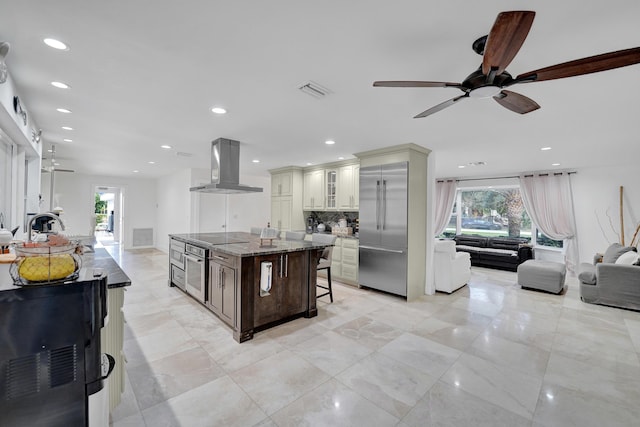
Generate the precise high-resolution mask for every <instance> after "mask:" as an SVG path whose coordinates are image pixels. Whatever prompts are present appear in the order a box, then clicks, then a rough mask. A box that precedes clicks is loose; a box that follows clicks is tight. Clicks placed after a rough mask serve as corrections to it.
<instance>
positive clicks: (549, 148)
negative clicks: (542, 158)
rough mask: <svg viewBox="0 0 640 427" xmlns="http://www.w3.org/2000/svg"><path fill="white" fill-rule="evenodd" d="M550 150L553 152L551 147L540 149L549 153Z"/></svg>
mask: <svg viewBox="0 0 640 427" xmlns="http://www.w3.org/2000/svg"><path fill="white" fill-rule="evenodd" d="M549 150H551V147H542V148H541V149H540V151H549Z"/></svg>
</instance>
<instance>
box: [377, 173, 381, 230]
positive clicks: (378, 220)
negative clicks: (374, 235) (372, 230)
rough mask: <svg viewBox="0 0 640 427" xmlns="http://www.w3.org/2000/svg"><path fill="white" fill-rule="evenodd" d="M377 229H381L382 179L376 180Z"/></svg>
mask: <svg viewBox="0 0 640 427" xmlns="http://www.w3.org/2000/svg"><path fill="white" fill-rule="evenodd" d="M376 230H380V181H379V180H378V181H376Z"/></svg>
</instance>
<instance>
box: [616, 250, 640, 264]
mask: <svg viewBox="0 0 640 427" xmlns="http://www.w3.org/2000/svg"><path fill="white" fill-rule="evenodd" d="M638 259H640V255H639V254H638V253H637V252H634V251H629V252H625V253H623V254H622V255H620V256H619V257H618V259H617V260H616V262H615V263H616V264H625V265H633V264H635V263H636V262H638Z"/></svg>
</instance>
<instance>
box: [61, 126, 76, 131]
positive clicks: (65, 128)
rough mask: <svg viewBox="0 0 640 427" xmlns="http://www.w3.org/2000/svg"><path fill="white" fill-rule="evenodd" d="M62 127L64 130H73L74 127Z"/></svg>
mask: <svg viewBox="0 0 640 427" xmlns="http://www.w3.org/2000/svg"><path fill="white" fill-rule="evenodd" d="M62 129H64V130H73V128H72V127H70V126H62Z"/></svg>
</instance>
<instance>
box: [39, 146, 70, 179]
mask: <svg viewBox="0 0 640 427" xmlns="http://www.w3.org/2000/svg"><path fill="white" fill-rule="evenodd" d="M42 160H46V158H45V157H43V158H42ZM49 160H50V162H49V166H43V167H42V168H41V169H40V172H41V173H50V172H75V171H74V170H73V169H59V168H57V167H56V146H55V145H51V157H50V159H49Z"/></svg>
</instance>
